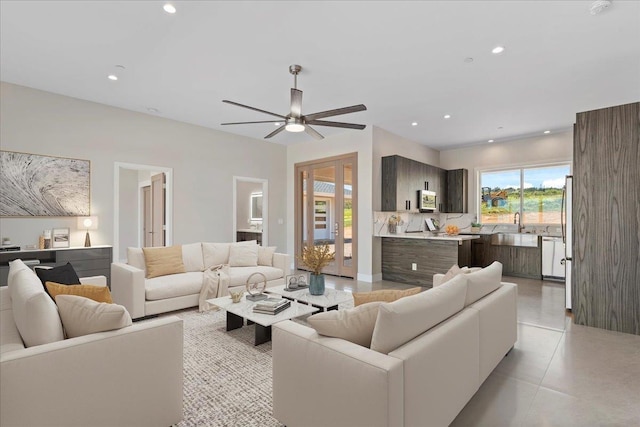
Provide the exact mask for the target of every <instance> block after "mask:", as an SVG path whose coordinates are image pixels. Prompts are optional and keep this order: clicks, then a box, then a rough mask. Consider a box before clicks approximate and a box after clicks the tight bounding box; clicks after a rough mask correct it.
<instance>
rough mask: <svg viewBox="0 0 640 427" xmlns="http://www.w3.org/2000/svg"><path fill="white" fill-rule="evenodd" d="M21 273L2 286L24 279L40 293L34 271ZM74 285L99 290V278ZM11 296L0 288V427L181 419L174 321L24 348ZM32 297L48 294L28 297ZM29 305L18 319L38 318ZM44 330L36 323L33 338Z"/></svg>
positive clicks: (179, 339)
mask: <svg viewBox="0 0 640 427" xmlns="http://www.w3.org/2000/svg"><path fill="white" fill-rule="evenodd" d="M28 273H31V274H23V275H22V277H20V278H19V281H17V282H12V280H15V278H12V277H11V276H10V279H9V285H10V286H12V284H13V285H16V286H23V285H25V286H28V284H26V283H25V282H23V281H24V280H27V281H32V282H31V285H34V286H39V287H41V288H42V284H41V283H39V279H38V277H37V276H36V275H35V273H33V272H32V271H30V270H29V271H28ZM80 280H81V282H83V283H90V284H93V285H102V286H106V277H104V276H96V277H88V278H81V279H80ZM33 281H35V282H33ZM10 293H11V292H10V289H9V287H7V286H4V287H2V288H0V353H1V354H0V408H1V410H0V425H2V426H46V425H64V426H85V427H87V426H116V425H117V426H160V425H163V426H169V425H172V424H175V423H177V422H179V421H180V420H181V419H182V416H183V415H182V397H183V391H182V388H183V346H182V344H183V325H182V320H181V319H179V318H177V317H175V316H169V317H165V318H162V319H157V320H153V321H149V322H144V323H139V324H134V325H132V326H127V327H124V328H122V329H118V330H112V331H108V332H99V333H94V334H90V335H84V336H80V337H76V338H69V339H61V340H58V341H53V342H48V343H46V344H40V345H33V346H30V347H25V345H24V343H23V338H22V337H21V335H20V332H19V330H18V328H17V326H16V322H15V319H14V311H13V301H12V299H11V295H10ZM42 293H44V289H42ZM34 298H43V299H44V298H46V299H49V298H50V297H49V296H48V295H46V294H44V295H32V296H31V297H30V298H29V299H30V300H31V301H33V299H34ZM40 302H43V301H42V299H40ZM46 302H47V303H49V305H50V306H51V304H53V301H46ZM53 306H55V304H54V305H53ZM29 307H30V308H29V309H28V310H27V311H28V312H27V313H24V314H26V316H25V317H23V318H22V319H23V320H24V319H31V321H33V320H36V319H38V318H40V316H39V315H38V313H35V312H34V306H33V305H29ZM56 311H57V310H56V308H53V314H56V315H57V313H56ZM31 326H34V327H36V328H38V325H35V324H32V325H31ZM48 326H50V325H48ZM48 326H45V325H41V326H40V328H39V329H40V332H39V333H40V334H43V333H46V330H47V329H49V327H48ZM40 338H41V337H40ZM27 341H28V340H27Z"/></svg>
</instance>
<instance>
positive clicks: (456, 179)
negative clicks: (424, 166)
mask: <svg viewBox="0 0 640 427" xmlns="http://www.w3.org/2000/svg"><path fill="white" fill-rule="evenodd" d="M446 173H447V186H446V188H447V206H446V210H445V212H458V213H467V212H469V207H468V205H467V201H468V199H469V194H468V193H469V192H468V184H467V183H468V182H469V172H468V171H467V170H466V169H454V170H449V171H446Z"/></svg>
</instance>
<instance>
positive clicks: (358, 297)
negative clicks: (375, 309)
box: [353, 286, 422, 307]
mask: <svg viewBox="0 0 640 427" xmlns="http://www.w3.org/2000/svg"><path fill="white" fill-rule="evenodd" d="M420 292H422V288H421V287H420V286H417V287H415V288H410V289H380V290H378V291H372V292H354V293H353V305H354V306H355V307H357V306H359V305H361V304H366V303H368V302H374V301H381V302H393V301H396V300H399V299H400V298H404V297H408V296H411V295H415V294H417V293H420Z"/></svg>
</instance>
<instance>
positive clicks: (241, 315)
mask: <svg viewBox="0 0 640 427" xmlns="http://www.w3.org/2000/svg"><path fill="white" fill-rule="evenodd" d="M207 302H208V303H211V304H213V305H215V306H216V307H220V308H221V309H223V310H225V311H226V312H227V331H232V330H234V329H238V328H241V327H242V326H244V319H247V325H251V324H254V323H255V325H256V332H255V345H260V344H263V343H265V342H268V341H271V325H273V324H274V323H278V322H282V321H283V320H290V319H293V318H294V317H300V316H304V315H305V314H311V313H313V312H316V311H318V308H317V307H313V306H310V305H306V304H299V303H297V302H296V301H291V307H289V308H287V309H286V310H283V311H281V312H280V313H278V314H262V313H254V312H253V306H254V305H255V304H256V302H253V301H247V299H246V296H243V297H242V299H241V300H240V302H238V303H234V302H232V301H231V297H229V296H226V297H220V298H214V299H209V300H207Z"/></svg>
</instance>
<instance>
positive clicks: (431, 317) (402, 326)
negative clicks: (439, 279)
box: [371, 274, 467, 354]
mask: <svg viewBox="0 0 640 427" xmlns="http://www.w3.org/2000/svg"><path fill="white" fill-rule="evenodd" d="M466 294H467V275H466V274H460V275H458V276H456V277H454V278H453V279H451V280H450V281H448V282H447V283H445V284H443V285H441V286H438V287H436V288H431V289H429V290H427V291H425V292H421V293H419V294H416V295H411V296H408V297H404V298H401V299H399V300H397V301H394V302H390V303H384V304H382V305H381V306H380V308H379V311H378V318H377V320H376V326H375V328H374V329H373V337H372V339H371V349H372V350H375V351H378V352H380V353H384V354H389V352H391V351H393V350H395V349H396V348H398V347H400V346H401V345H403V344H405V343H407V342H409V341H411V340H412V339H414V338H415V337H417V336H418V335H420V334H422V333H423V332H425V331H428V330H429V329H431V328H432V327H434V326H435V325H437V324H438V323H440V322H442V321H443V320H446V319H448V318H449V317H451V316H453V315H454V314H456V313H457V312H459V311H460V310H462V309H463V308H464V299H465V296H466Z"/></svg>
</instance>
